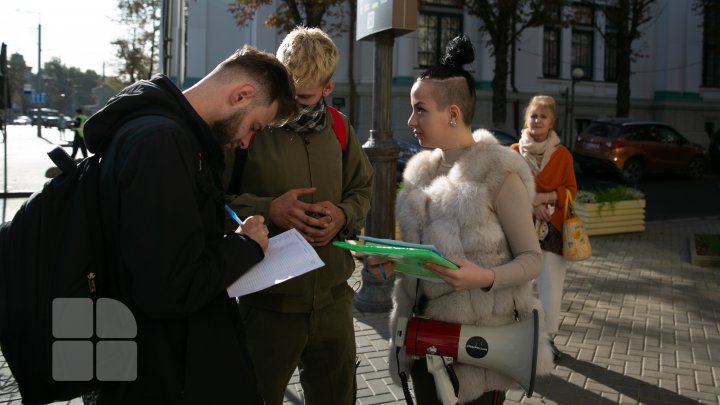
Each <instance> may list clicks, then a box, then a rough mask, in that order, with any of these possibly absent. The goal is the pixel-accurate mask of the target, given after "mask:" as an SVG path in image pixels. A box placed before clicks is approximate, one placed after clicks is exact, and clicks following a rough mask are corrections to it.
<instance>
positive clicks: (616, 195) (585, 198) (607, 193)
mask: <svg viewBox="0 0 720 405" xmlns="http://www.w3.org/2000/svg"><path fill="white" fill-rule="evenodd" d="M643 198H645V194H643V192H642V191H640V190H638V189H636V188H630V187H623V186H618V187H612V188H605V189H602V190H596V191H585V190H580V191H578V192H577V194H576V195H575V201H576V202H580V203H614V202H617V201H627V200H642V199H643Z"/></svg>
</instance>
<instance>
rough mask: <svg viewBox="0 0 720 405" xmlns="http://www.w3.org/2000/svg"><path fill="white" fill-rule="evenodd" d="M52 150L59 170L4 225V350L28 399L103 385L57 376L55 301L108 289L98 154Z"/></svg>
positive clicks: (0, 288)
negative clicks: (79, 156) (77, 158)
mask: <svg viewBox="0 0 720 405" xmlns="http://www.w3.org/2000/svg"><path fill="white" fill-rule="evenodd" d="M48 155H50V157H51V159H52V160H53V161H54V162H55V164H56V165H57V166H58V168H59V169H60V170H61V171H62V174H60V175H59V176H57V177H55V178H53V179H52V180H50V181H49V182H47V183H46V184H45V185H44V187H43V189H42V191H40V192H37V193H35V194H33V195H32V196H31V197H30V198H29V199H28V200H27V201H26V202H25V203H23V205H22V206H21V207H20V210H19V211H18V212H17V213H16V214H15V216H14V217H13V219H12V221H10V222H6V223H4V224H2V225H1V226H0V348H1V349H2V353H3V355H4V356H5V359H6V361H7V362H8V365H9V366H10V370H11V371H12V373H13V376H14V377H15V380H16V381H17V383H18V387H19V389H20V394H21V396H22V399H23V402H24V403H26V404H41V403H49V402H54V401H59V400H70V399H72V398H77V397H79V396H81V395H83V394H85V393H87V392H90V391H92V390H94V389H96V388H97V387H98V386H99V385H98V384H99V383H98V382H97V380H96V379H94V378H91V379H90V380H89V381H69V382H68V381H62V382H60V381H55V380H54V379H53V372H52V366H53V343H55V342H57V341H62V339H56V338H55V337H54V336H53V329H52V316H53V314H52V310H53V306H52V302H53V299H54V298H58V297H68V298H91V299H93V300H95V299H96V298H97V295H98V290H102V288H103V287H102V286H103V281H104V273H103V269H104V265H105V263H104V258H105V251H104V243H103V232H102V229H101V218H100V212H99V205H100V203H99V194H98V193H99V177H100V176H99V175H100V158H101V156H100V155H101V154H95V155H93V156H91V157H88V158H86V159H84V160H83V161H82V162H80V164H79V165H78V164H76V163H75V162H74V161H73V160H72V159H71V158H70V156H68V154H67V153H66V152H65V151H64V150H63V149H62V148H60V147H57V148H55V149H54V150H52V151H51V152H48ZM93 375H95V374H93Z"/></svg>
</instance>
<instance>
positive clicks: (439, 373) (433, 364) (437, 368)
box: [425, 354, 458, 405]
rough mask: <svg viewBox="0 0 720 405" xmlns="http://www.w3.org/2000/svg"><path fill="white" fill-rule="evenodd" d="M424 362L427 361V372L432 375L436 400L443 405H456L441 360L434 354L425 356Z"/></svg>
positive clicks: (453, 393) (456, 401) (453, 391)
mask: <svg viewBox="0 0 720 405" xmlns="http://www.w3.org/2000/svg"><path fill="white" fill-rule="evenodd" d="M425 361H427V369H428V371H429V372H430V373H431V374H432V375H433V379H435V390H436V391H437V395H438V399H439V400H440V401H441V402H442V403H443V405H456V404H457V403H458V399H457V396H455V389H454V388H453V384H452V382H451V381H450V377H449V376H448V372H447V369H446V368H445V362H444V361H443V358H442V357H441V356H438V355H435V354H428V355H427V356H425Z"/></svg>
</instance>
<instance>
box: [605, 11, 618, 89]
mask: <svg viewBox="0 0 720 405" xmlns="http://www.w3.org/2000/svg"><path fill="white" fill-rule="evenodd" d="M619 17H620V9H619V8H617V7H608V8H607V10H605V66H604V72H605V74H604V76H605V81H606V82H616V81H617V45H618V42H617V41H618V26H617V22H618V21H619Z"/></svg>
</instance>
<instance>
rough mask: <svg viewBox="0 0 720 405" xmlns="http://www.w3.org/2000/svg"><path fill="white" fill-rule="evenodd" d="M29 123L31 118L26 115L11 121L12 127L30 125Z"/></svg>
mask: <svg viewBox="0 0 720 405" xmlns="http://www.w3.org/2000/svg"><path fill="white" fill-rule="evenodd" d="M31 123H32V118H30V117H28V116H27V115H20V116H18V117H16V118H15V119H14V120H12V124H13V125H30V124H31Z"/></svg>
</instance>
